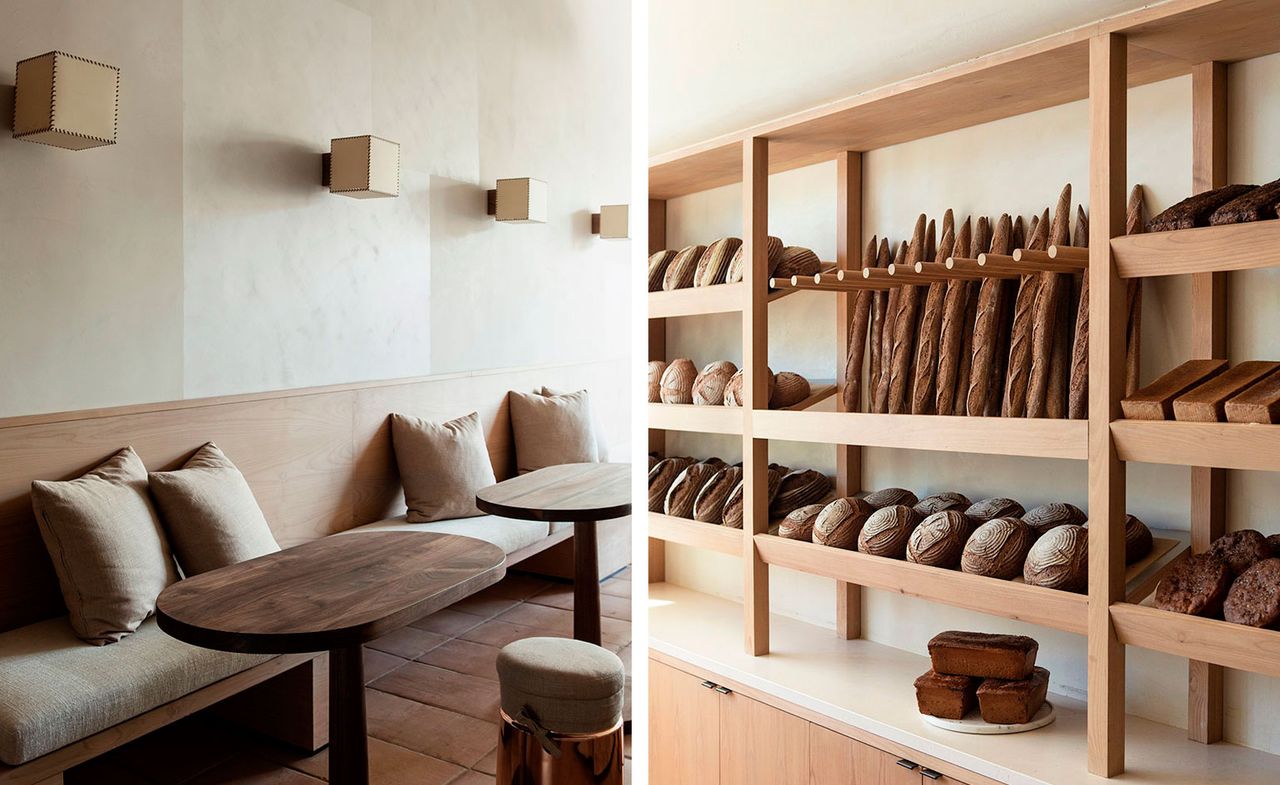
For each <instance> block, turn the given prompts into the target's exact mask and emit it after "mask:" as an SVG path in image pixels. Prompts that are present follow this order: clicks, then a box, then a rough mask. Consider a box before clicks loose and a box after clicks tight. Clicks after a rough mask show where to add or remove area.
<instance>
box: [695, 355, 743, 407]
mask: <svg viewBox="0 0 1280 785" xmlns="http://www.w3.org/2000/svg"><path fill="white" fill-rule="evenodd" d="M737 372H738V366H736V365H734V364H733V363H731V362H729V361H728V360H717V361H716V362H713V363H707V365H706V366H705V367H704V368H703V369H702V373H700V374H698V376H697V378H695V379H694V380H693V389H692V393H691V394H692V396H693V403H694V405H695V406H723V405H724V391H725V388H726V387H728V386H729V379H731V378H732V377H733V375H734V374H735V373H737Z"/></svg>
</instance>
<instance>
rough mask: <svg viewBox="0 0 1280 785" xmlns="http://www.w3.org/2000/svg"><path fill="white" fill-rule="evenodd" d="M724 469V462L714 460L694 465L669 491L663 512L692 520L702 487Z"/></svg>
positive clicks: (682, 473)
mask: <svg viewBox="0 0 1280 785" xmlns="http://www.w3.org/2000/svg"><path fill="white" fill-rule="evenodd" d="M723 467H724V462H723V461H721V460H720V459H718V458H713V459H709V460H707V461H703V462H702V463H695V464H692V465H690V466H689V467H687V468H686V469H685V470H684V471H682V472H680V476H678V477H676V479H675V482H673V483H671V488H670V489H669V490H668V491H667V501H666V503H665V505H664V507H663V512H665V513H666V514H667V515H672V516H675V517H676V518H692V517H693V503H694V502H695V501H697V499H698V494H699V493H700V492H701V491H702V487H703V486H704V485H706V484H707V482H708V481H709V480H710V479H711V478H712V477H714V476H715V475H716V472H718V471H720V469H722V468H723Z"/></svg>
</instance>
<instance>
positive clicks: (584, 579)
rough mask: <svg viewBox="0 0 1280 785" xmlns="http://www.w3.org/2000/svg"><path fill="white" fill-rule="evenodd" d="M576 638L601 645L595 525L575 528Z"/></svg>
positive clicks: (576, 525) (587, 524)
mask: <svg viewBox="0 0 1280 785" xmlns="http://www.w3.org/2000/svg"><path fill="white" fill-rule="evenodd" d="M573 637H574V638H576V639H578V640H580V641H586V642H587V643H594V644H595V645H597V646H599V645H600V557H599V554H598V552H597V548H596V524H595V521H579V522H578V523H575V524H573Z"/></svg>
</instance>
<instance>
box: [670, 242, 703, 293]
mask: <svg viewBox="0 0 1280 785" xmlns="http://www.w3.org/2000/svg"><path fill="white" fill-rule="evenodd" d="M706 250H707V247H706V246H705V245H690V246H686V247H684V248H681V249H680V250H679V251H678V252H677V253H676V255H675V257H674V258H672V260H671V263H670V264H668V265H667V270H666V273H664V274H663V276H662V288H663V289H664V290H666V291H668V292H671V291H675V290H676V289H688V288H689V287H690V286H693V277H694V275H695V274H696V273H697V271H698V260H699V259H701V258H702V254H703V252H705V251H706Z"/></svg>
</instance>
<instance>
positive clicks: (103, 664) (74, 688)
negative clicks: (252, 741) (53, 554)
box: [0, 617, 271, 766]
mask: <svg viewBox="0 0 1280 785" xmlns="http://www.w3.org/2000/svg"><path fill="white" fill-rule="evenodd" d="M269 659H271V657H270V656H268V655H258V654H230V653H226V652H219V651H211V650H209V649H201V648H198V647H196V646H191V645H188V644H186V643H183V642H181V641H179V640H177V639H176V638H171V637H169V636H168V635H167V634H165V633H164V632H163V631H162V630H161V629H160V628H159V627H158V626H156V622H155V619H154V618H152V619H148V620H147V621H145V622H143V623H142V625H141V626H139V627H138V630H137V632H135V633H133V634H132V635H129V636H127V637H125V638H124V639H122V640H120V641H119V642H117V643H113V644H111V645H110V646H90V645H88V644H86V643H85V642H84V641H81V640H79V639H78V638H76V635H75V633H74V632H73V631H72V629H71V626H70V625H69V624H68V623H67V619H66V618H65V617H62V618H57V619H49V620H46V621H42V622H38V623H36V624H31V625H28V626H26V627H20V628H18V629H16V630H10V631H8V632H4V633H0V761H3V762H4V763H7V764H9V765H10V766H17V765H19V764H22V763H26V762H27V761H29V760H32V759H34V758H38V757H40V756H41V755H44V754H46V753H49V752H52V751H54V750H56V749H58V748H59V747H63V746H66V745H67V744H71V743H72V742H76V741H79V740H80V739H83V738H85V737H87V736H91V735H93V734H94V733H97V732H98V731H101V730H105V729H106V728H109V727H111V726H112V725H117V724H119V723H121V722H124V721H125V720H128V719H131V718H133V717H135V716H137V715H139V714H142V713H144V712H146V711H149V710H151V709H154V708H156V707H157V706H160V705H162V704H165V703H168V702H169V701H172V700H176V699H178V698H181V697H182V696H184V695H186V694H188V693H191V692H194V691H196V690H198V689H200V688H201V687H205V686H208V685H210V684H212V683H213V682H215V681H219V680H221V679H225V678H226V677H228V676H232V675H235V674H236V673H239V672H240V671H243V670H246V669H248V668H251V667H253V666H254V665H258V664H259V663H262V662H265V661H267V660H269Z"/></svg>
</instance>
